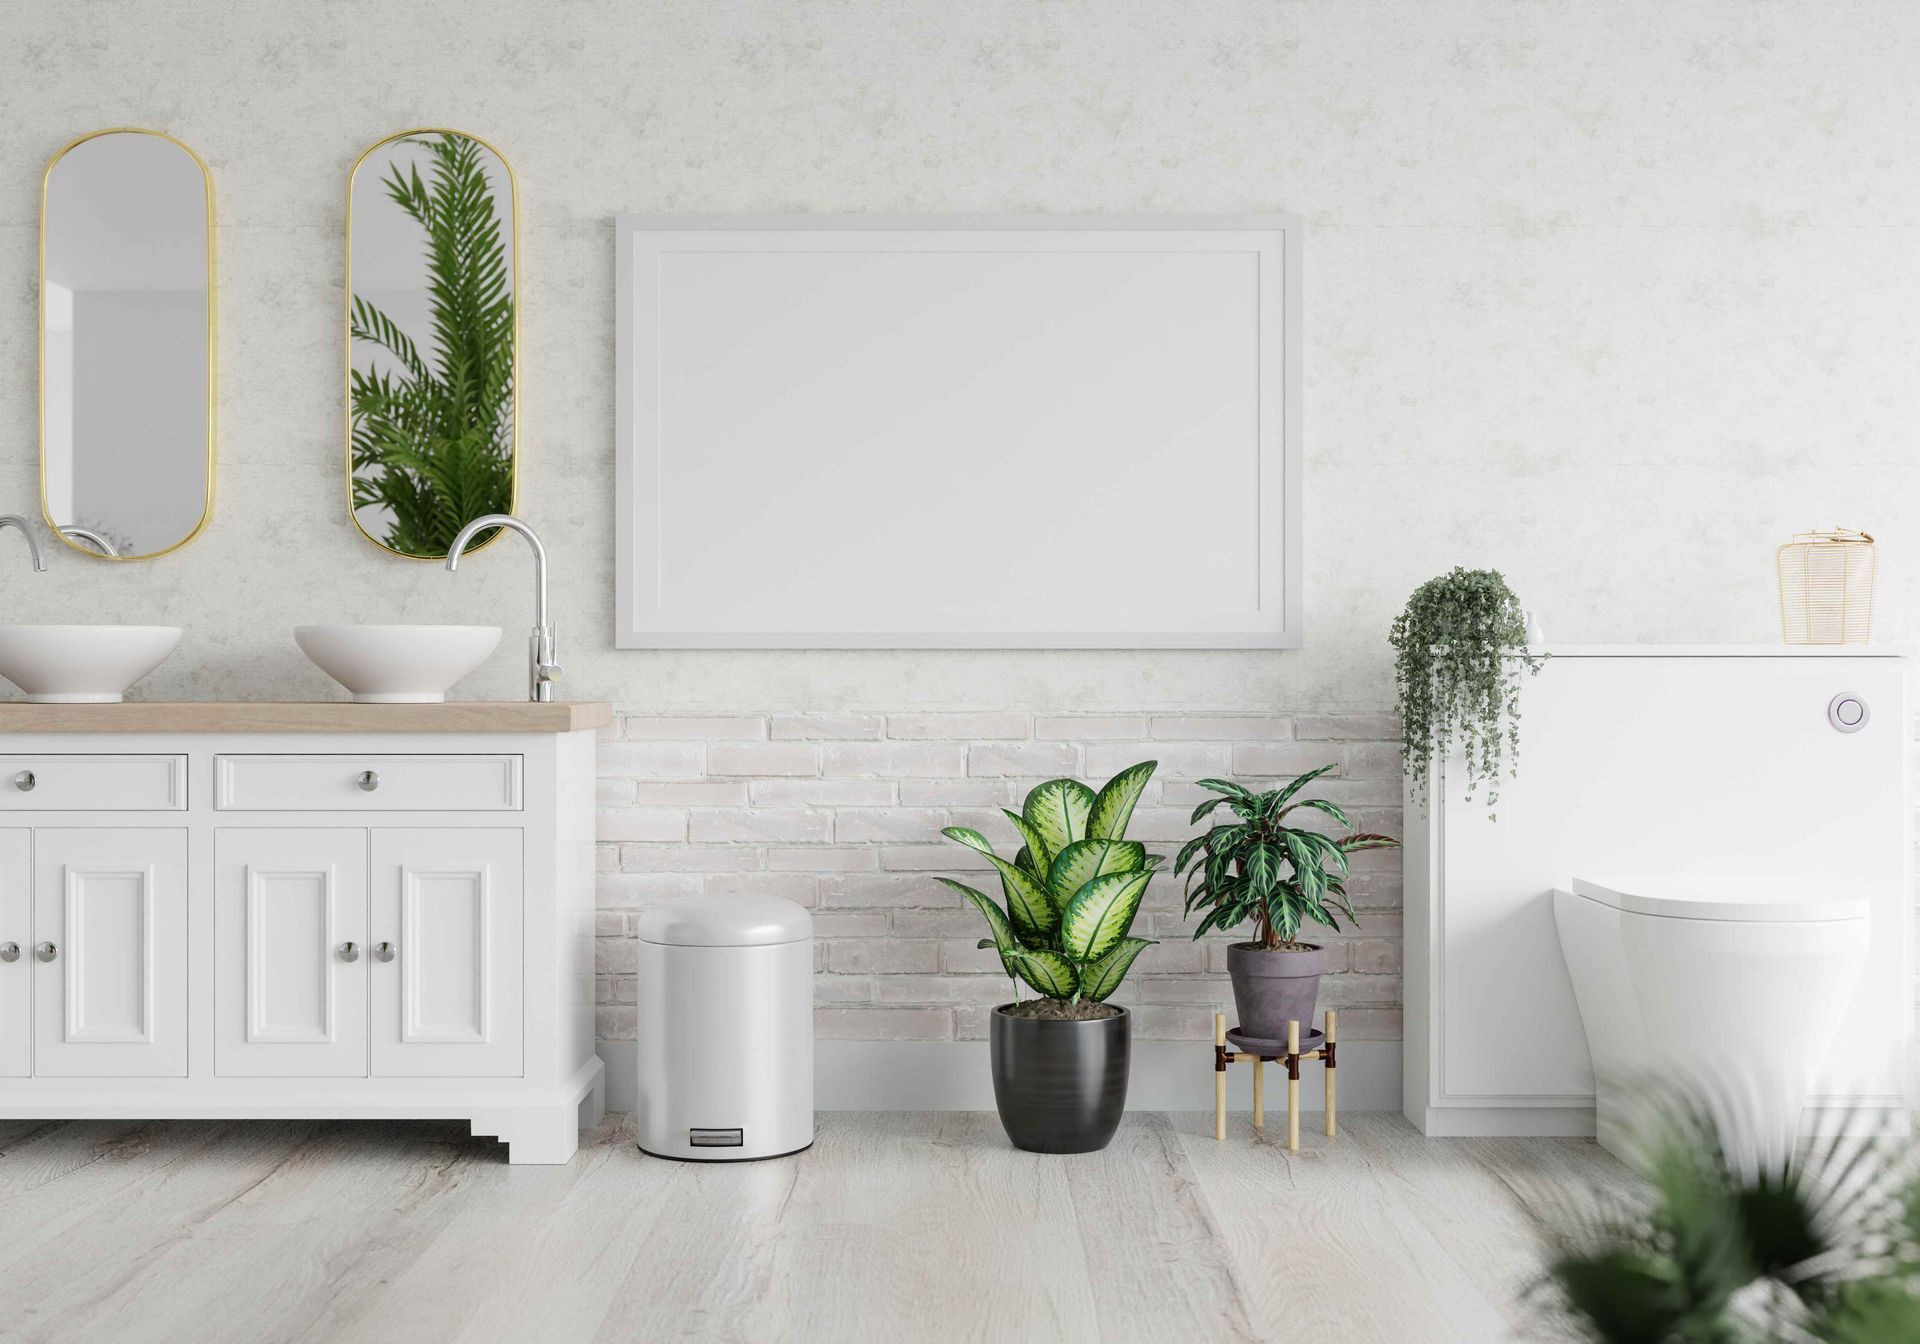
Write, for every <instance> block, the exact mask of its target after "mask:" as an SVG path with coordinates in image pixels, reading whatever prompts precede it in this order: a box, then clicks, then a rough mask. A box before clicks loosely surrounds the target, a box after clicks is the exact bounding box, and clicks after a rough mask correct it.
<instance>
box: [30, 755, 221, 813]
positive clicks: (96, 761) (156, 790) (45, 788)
mask: <svg viewBox="0 0 1920 1344" xmlns="http://www.w3.org/2000/svg"><path fill="white" fill-rule="evenodd" d="M186 805H187V758H186V757H185V756H0V812H65V811H72V812H147V811H153V812H178V811H180V810H182V809H183V808H185V807H186Z"/></svg>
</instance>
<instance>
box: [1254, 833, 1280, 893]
mask: <svg viewBox="0 0 1920 1344" xmlns="http://www.w3.org/2000/svg"><path fill="white" fill-rule="evenodd" d="M1279 880H1280V851H1279V850H1277V849H1275V848H1274V847H1273V846H1272V845H1269V844H1267V843H1266V842H1265V841H1261V842H1260V843H1258V844H1255V845H1252V846H1250V847H1249V848H1248V850H1247V881H1248V883H1250V884H1251V885H1252V887H1253V890H1254V893H1255V894H1256V895H1258V896H1262V897H1264V896H1268V895H1271V894H1272V892H1273V884H1274V883H1276V882H1278V881H1279Z"/></svg>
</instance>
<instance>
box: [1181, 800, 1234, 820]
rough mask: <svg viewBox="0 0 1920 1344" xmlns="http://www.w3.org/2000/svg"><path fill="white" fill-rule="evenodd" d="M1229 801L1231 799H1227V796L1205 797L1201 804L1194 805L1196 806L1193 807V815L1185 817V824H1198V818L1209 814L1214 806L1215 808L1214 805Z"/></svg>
mask: <svg viewBox="0 0 1920 1344" xmlns="http://www.w3.org/2000/svg"><path fill="white" fill-rule="evenodd" d="M1229 801H1231V800H1230V799H1227V798H1209V799H1207V801H1206V802H1204V803H1201V804H1200V805H1199V806H1198V807H1196V808H1194V809H1193V815H1192V816H1190V817H1188V818H1187V824H1188V825H1190V826H1197V825H1199V823H1200V818H1202V817H1204V816H1206V815H1207V814H1209V813H1210V812H1212V811H1213V809H1214V808H1216V807H1218V806H1220V804H1222V803H1224V802H1229Z"/></svg>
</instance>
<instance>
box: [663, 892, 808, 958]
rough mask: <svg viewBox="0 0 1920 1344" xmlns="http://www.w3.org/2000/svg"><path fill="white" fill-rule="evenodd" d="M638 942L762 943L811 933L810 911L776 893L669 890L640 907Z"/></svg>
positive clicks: (796, 939)
mask: <svg viewBox="0 0 1920 1344" xmlns="http://www.w3.org/2000/svg"><path fill="white" fill-rule="evenodd" d="M638 936H639V938H640V941H641V942H643V943H665V944H667V945H668V946H670V947H765V946H769V945H771V944H774V943H798V942H803V941H805V940H806V939H808V938H811V937H812V936H813V916H811V915H809V914H808V913H807V912H806V911H805V910H804V909H802V908H801V907H800V906H797V905H795V904H794V903H793V902H792V901H789V900H786V899H785V898H783V897H780V896H675V897H673V898H671V899H669V900H664V901H661V902H660V903H659V904H658V905H654V906H649V907H648V908H647V909H645V910H642V911H641V912H640V924H639V931H638Z"/></svg>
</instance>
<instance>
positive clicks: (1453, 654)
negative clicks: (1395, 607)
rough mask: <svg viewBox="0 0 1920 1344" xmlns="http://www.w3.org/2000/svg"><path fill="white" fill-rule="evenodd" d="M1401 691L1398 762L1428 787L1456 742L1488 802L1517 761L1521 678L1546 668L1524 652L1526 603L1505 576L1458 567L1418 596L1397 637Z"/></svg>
mask: <svg viewBox="0 0 1920 1344" xmlns="http://www.w3.org/2000/svg"><path fill="white" fill-rule="evenodd" d="M1390 639H1391V642H1392V644H1393V648H1394V677H1395V680H1396V681H1397V682H1398V683H1399V689H1400V722H1401V740H1400V761H1401V764H1402V765H1403V766H1404V767H1405V769H1406V772H1407V775H1408V777H1409V778H1410V779H1412V780H1413V782H1414V784H1415V786H1416V787H1417V788H1419V789H1422V790H1424V789H1425V788H1426V784H1427V777H1428V772H1429V769H1430V767H1431V765H1432V762H1433V757H1434V754H1435V753H1436V752H1439V753H1445V752H1447V751H1448V750H1449V749H1450V748H1451V747H1452V746H1453V745H1454V744H1455V743H1458V745H1459V747H1460V750H1461V754H1462V755H1463V756H1464V757H1465V758H1466V766H1467V797H1469V798H1471V797H1472V796H1473V792H1474V790H1475V789H1476V788H1477V787H1479V786H1480V785H1481V784H1482V783H1484V784H1485V785H1486V786H1487V805H1488V806H1489V807H1491V806H1493V804H1495V803H1497V802H1498V801H1499V800H1500V792H1499V790H1500V780H1501V778H1502V777H1503V776H1504V775H1506V774H1510V773H1512V771H1513V769H1514V767H1515V765H1516V763H1517V762H1518V759H1519V755H1520V672H1521V669H1522V668H1525V669H1526V670H1527V671H1528V672H1529V673H1537V672H1539V670H1540V666H1541V664H1542V663H1543V662H1544V661H1545V659H1544V658H1543V657H1542V656H1538V655H1535V654H1530V653H1528V652H1527V620H1526V615H1525V614H1524V613H1523V612H1522V611H1521V610H1520V600H1519V599H1518V598H1516V597H1515V596H1514V595H1513V590H1512V589H1511V588H1509V587H1507V581H1506V579H1504V578H1502V577H1501V575H1500V572H1499V571H1498V570H1493V569H1461V568H1459V567H1458V566H1455V567H1454V570H1453V572H1452V573H1451V574H1442V575H1441V576H1440V577H1439V578H1437V579H1429V580H1428V581H1427V582H1425V583H1423V584H1421V585H1420V586H1419V587H1418V588H1416V589H1414V590H1413V596H1412V597H1409V598H1408V599H1407V609H1406V610H1405V611H1403V612H1401V613H1400V614H1399V615H1398V616H1396V617H1394V621H1393V633H1392V635H1391V636H1390Z"/></svg>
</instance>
